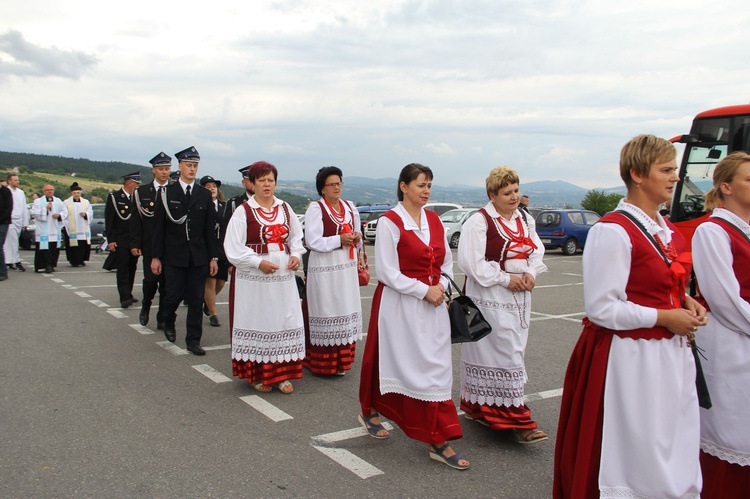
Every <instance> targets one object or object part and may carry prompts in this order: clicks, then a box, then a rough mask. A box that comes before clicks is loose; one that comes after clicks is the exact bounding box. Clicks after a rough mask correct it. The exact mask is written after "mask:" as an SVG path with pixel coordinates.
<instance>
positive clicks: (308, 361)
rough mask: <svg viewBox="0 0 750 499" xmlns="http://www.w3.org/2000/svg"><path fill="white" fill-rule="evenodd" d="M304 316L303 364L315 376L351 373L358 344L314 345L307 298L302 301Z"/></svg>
mask: <svg viewBox="0 0 750 499" xmlns="http://www.w3.org/2000/svg"><path fill="white" fill-rule="evenodd" d="M302 316H303V318H304V321H305V360H304V361H303V362H302V365H304V366H305V367H306V368H308V369H309V370H310V372H311V373H313V374H318V375H321V376H330V375H333V374H337V373H339V372H343V371H349V370H350V369H351V368H352V364H353V363H354V355H355V347H356V345H357V344H356V343H349V344H347V345H330V346H323V345H313V344H312V343H310V322H309V319H310V317H309V315H308V313H307V298H305V299H303V300H302Z"/></svg>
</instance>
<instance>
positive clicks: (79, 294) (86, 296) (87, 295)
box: [76, 291, 91, 298]
mask: <svg viewBox="0 0 750 499" xmlns="http://www.w3.org/2000/svg"><path fill="white" fill-rule="evenodd" d="M76 294H77V295H78V296H80V297H81V298H91V295H90V294H88V293H86V292H85V291H76Z"/></svg>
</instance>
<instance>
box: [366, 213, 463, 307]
mask: <svg viewBox="0 0 750 499" xmlns="http://www.w3.org/2000/svg"><path fill="white" fill-rule="evenodd" d="M400 237H401V233H400V231H399V229H398V227H396V224H394V223H393V222H391V221H390V220H389V219H388V218H386V217H380V218H379V219H378V228H377V230H376V235H375V275H376V276H377V277H378V280H379V281H380V282H382V283H383V284H385V285H386V286H388V287H389V288H392V289H394V290H396V291H398V292H399V293H401V294H404V295H409V296H413V297H415V298H417V299H420V300H421V299H423V298H424V297H425V295H426V294H427V291H428V290H429V286H427V284H424V283H423V282H421V281H419V280H417V279H414V278H411V277H407V276H405V275H404V274H402V273H401V269H400V267H399V264H398V251H397V250H396V247H397V246H398V241H399V239H400ZM448 253H450V252H448ZM443 265H445V261H443Z"/></svg>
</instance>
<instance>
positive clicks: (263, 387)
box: [251, 381, 273, 393]
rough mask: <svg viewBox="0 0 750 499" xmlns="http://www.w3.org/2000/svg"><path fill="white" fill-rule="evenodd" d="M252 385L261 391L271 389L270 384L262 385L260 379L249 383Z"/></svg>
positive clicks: (266, 391)
mask: <svg viewBox="0 0 750 499" xmlns="http://www.w3.org/2000/svg"><path fill="white" fill-rule="evenodd" d="M251 385H252V387H253V388H255V389H256V390H257V391H259V392H261V393H268V392H270V391H272V390H273V387H272V386H268V385H264V384H263V382H262V381H258V382H257V383H251Z"/></svg>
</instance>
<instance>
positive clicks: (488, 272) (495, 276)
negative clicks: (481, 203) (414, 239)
mask: <svg viewBox="0 0 750 499" xmlns="http://www.w3.org/2000/svg"><path fill="white" fill-rule="evenodd" d="M484 209H485V210H486V211H487V214H488V215H489V216H490V217H491V218H493V219H494V220H493V222H494V223H495V224H497V227H496V229H497V230H498V232H499V233H500V235H501V237H503V234H504V230H503V229H502V228H501V227H500V226H499V224H503V225H504V226H505V227H507V228H508V229H510V230H517V221H518V220H519V219H520V220H523V218H522V217H521V215H520V213H519V211H518V210H516V211H515V212H514V213H513V215H512V217H511V220H510V221H507V220H505V219H504V218H503V217H501V216H500V215H499V214H498V213H497V211H496V210H495V208H494V206H493V204H492V203H487V205H486V206H485V207H484ZM526 224H528V227H527V225H526ZM521 227H522V229H523V231H524V236H525V237H527V238H529V239H530V241H531V242H533V244H534V246H536V248H534V247H532V246H531V245H530V244H528V243H525V244H523V245H521V246H518V247H516V248H515V249H512V250H510V251H509V252H508V255H507V256H508V257H509V258H508V259H506V260H504V261H503V264H504V267H505V270H503V269H502V268H501V264H500V263H499V262H496V261H489V260H487V259H486V258H485V251H486V247H487V230H488V227H487V221H486V219H485V217H484V215H482V214H481V213H475V214H474V215H472V216H471V217H470V218H469V219H468V220H467V221H466V223H464V225H463V227H462V229H461V240H460V241H459V245H458V267H459V268H460V269H461V271H463V272H464V273H465V274H466V294H467V295H468V296H469V297H471V299H472V300H473V301H474V303H475V304H476V305H477V307H478V308H479V309H480V310H481V311H482V314H483V315H484V317H485V319H487V321H488V322H489V323H490V325H491V326H492V332H491V333H490V334H489V335H487V336H486V337H484V338H483V339H481V340H479V341H478V342H476V343H463V344H462V345H461V399H462V401H469V402H471V403H472V404H479V405H487V406H498V407H499V406H505V407H522V406H524V385H525V384H526V381H527V379H528V376H527V374H526V366H525V363H524V354H525V351H526V342H527V340H528V336H529V321H530V319H531V293H530V292H528V291H523V292H513V291H510V290H508V288H507V286H508V284H509V283H510V276H511V275H516V276H522V275H523V274H524V273H527V274H530V275H532V276H533V277H534V278H536V277H537V276H538V275H539V274H541V273H542V272H545V271H546V270H547V266H546V265H545V264H544V263H543V261H542V259H543V257H544V245H543V244H542V241H541V240H540V239H539V236H538V235H537V233H536V224H535V223H534V220H533V218H532V217H530V216H528V217H527V219H526V222H525V223H524V222H522V223H521ZM521 252H530V254H529V256H528V259H526V258H523V259H513V258H512V257H513V256H515V255H516V254H519V253H521ZM458 284H459V285H460V283H458Z"/></svg>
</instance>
